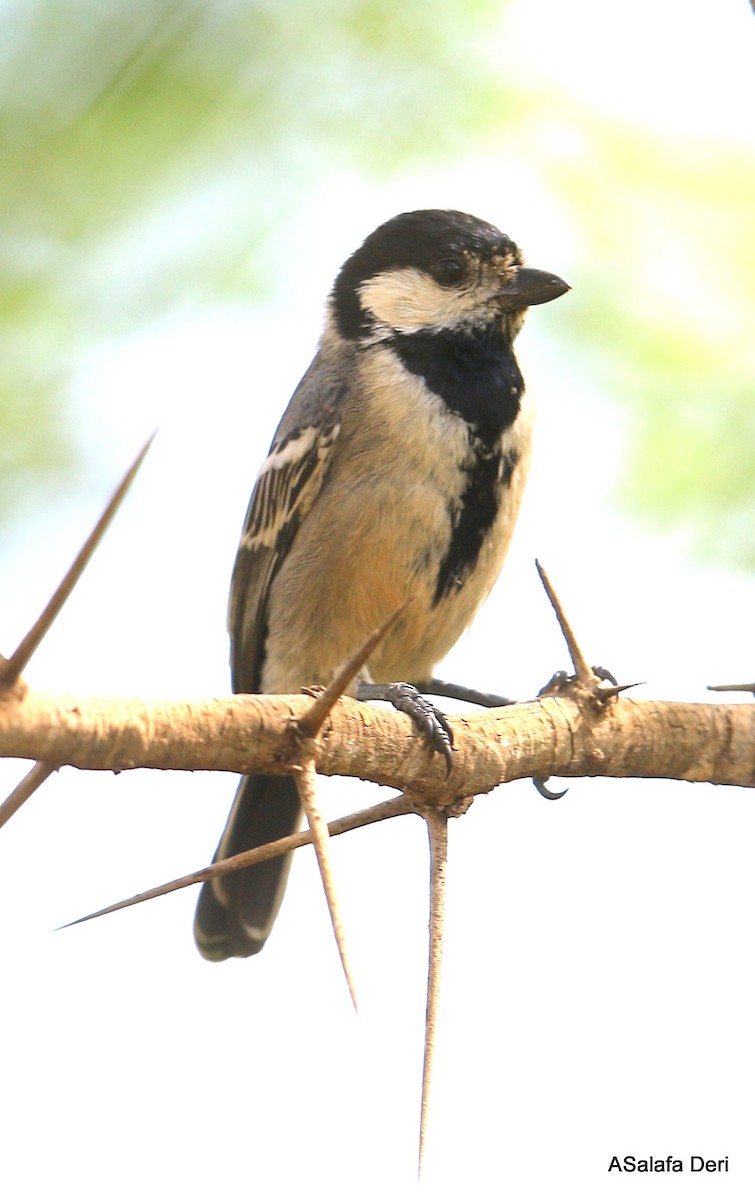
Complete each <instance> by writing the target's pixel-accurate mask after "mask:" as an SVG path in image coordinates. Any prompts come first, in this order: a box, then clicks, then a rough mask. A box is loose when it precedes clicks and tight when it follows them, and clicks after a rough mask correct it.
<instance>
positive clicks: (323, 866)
mask: <svg viewBox="0 0 755 1200" xmlns="http://www.w3.org/2000/svg"><path fill="white" fill-rule="evenodd" d="M294 778H295V779H296V786H297V788H298V791H299V796H300V798H301V802H302V806H303V808H304V811H305V813H306V814H307V821H308V823H309V830H310V833H311V834H312V844H313V846H314V848H315V854H316V855H317V864H318V866H319V868H320V878H321V879H322V886H323V889H324V891H325V899H326V900H327V902H328V912H329V913H330V921H331V924H332V926H333V933H334V935H335V939H336V945H337V946H338V954H339V956H340V959H341V966H342V967H343V973H344V975H345V976H346V983H347V985H348V988H349V995H350V996H351V1003H352V1004H353V1005H354V1012H355V1013H356V1014H357V1016H358V1015H359V1008H358V1006H357V995H356V989H355V987H354V977H353V975H352V971H351V963H350V962H349V955H348V951H347V949H346V936H345V934H344V930H343V922H342V920H341V907H340V905H339V903H338V893H337V891H336V885H335V878H334V876H333V862H332V859H331V856H330V846H329V842H330V834H329V832H328V826H327V823H326V821H325V818H324V817H323V815H322V812H321V811H320V805H319V803H318V801H317V772H316V771H315V768H314V764H313V762H312V760H311V759H309V760H308V761H307V762H305V763H304V764H303V765H302V767H301V769H300V770H299V771H297V773H296V775H295V776H294Z"/></svg>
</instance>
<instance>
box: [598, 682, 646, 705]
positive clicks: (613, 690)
mask: <svg viewBox="0 0 755 1200" xmlns="http://www.w3.org/2000/svg"><path fill="white" fill-rule="evenodd" d="M644 686H645V681H644V680H640V681H638V682H637V683H616V684H613V685H612V686H611V687H602V688H598V689H597V690H596V692H595V698H596V700H601V701H603V700H610V699H611V698H612V697H613V696H618V695H619V693H620V692H628V691H629V689H630V688H636V687H644Z"/></svg>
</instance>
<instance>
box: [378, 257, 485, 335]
mask: <svg viewBox="0 0 755 1200" xmlns="http://www.w3.org/2000/svg"><path fill="white" fill-rule="evenodd" d="M359 299H360V302H361V304H362V307H363V308H365V309H369V311H370V312H371V313H372V314H373V316H374V317H375V318H376V319H377V320H378V321H379V322H380V324H381V325H385V326H387V327H388V328H389V329H395V330H396V331H397V332H398V333H416V332H417V331H418V330H420V329H442V328H449V327H451V326H453V325H458V324H460V323H462V322H463V321H465V320H469V319H470V318H471V317H472V316H473V315H475V314H476V315H477V316H479V314H480V300H481V297H480V292H479V285H477V286H475V285H473V286H472V287H471V288H465V287H453V288H444V287H441V286H440V284H439V283H436V282H435V280H434V279H431V278H430V276H429V275H426V274H425V273H424V271H420V270H418V269H417V268H416V267H404V268H403V269H402V270H400V271H383V272H382V273H381V274H380V275H374V276H373V277H372V279H368V280H367V282H366V283H363V284H362V285H361V287H360V288H359Z"/></svg>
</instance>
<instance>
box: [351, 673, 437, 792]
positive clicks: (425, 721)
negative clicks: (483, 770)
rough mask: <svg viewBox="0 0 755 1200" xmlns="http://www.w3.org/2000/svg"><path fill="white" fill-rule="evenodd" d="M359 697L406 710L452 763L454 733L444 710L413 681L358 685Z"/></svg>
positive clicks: (433, 748) (435, 746)
mask: <svg viewBox="0 0 755 1200" xmlns="http://www.w3.org/2000/svg"><path fill="white" fill-rule="evenodd" d="M357 700H386V701H387V702H388V703H389V704H392V705H393V707H394V708H395V709H397V710H398V711H399V712H402V713H406V715H407V716H408V717H410V719H411V720H412V722H413V723H414V726H415V728H416V729H417V730H418V731H419V732H420V733H421V734H422V736H423V737H424V738H426V740H427V743H428V745H429V746H430V748H431V749H432V750H434V751H435V752H436V753H438V754H442V755H443V757H444V758H445V760H446V767H447V769H448V771H449V772H450V770H451V767H452V765H453V734H452V733H451V727H450V725H449V724H448V721H447V720H446V717H445V713H442V712H441V710H440V709H439V708H436V707H435V705H434V704H431V703H430V701H429V700H427V699H426V698H425V697H424V696H423V695H422V693H421V692H420V691H419V690H418V689H417V688H416V687H415V686H414V684H412V683H366V682H364V681H362V682H360V683H359V685H358V687H357Z"/></svg>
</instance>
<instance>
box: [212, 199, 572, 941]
mask: <svg viewBox="0 0 755 1200" xmlns="http://www.w3.org/2000/svg"><path fill="white" fill-rule="evenodd" d="M568 290H569V285H568V284H567V283H565V282H564V280H563V279H561V278H560V277H559V276H558V275H554V274H551V273H550V272H546V271H542V270H536V269H534V268H531V267H527V266H525V265H524V259H523V256H522V253H521V251H520V250H519V248H518V246H517V245H516V244H515V243H514V242H513V241H512V240H511V238H510V237H508V236H507V235H506V234H504V233H501V231H500V230H499V229H498V228H496V227H495V226H494V225H491V224H488V223H487V222H486V221H483V220H480V219H478V218H477V217H474V216H471V215H470V214H468V213H463V212H458V211H455V210H446V209H422V210H418V211H414V212H405V213H400V214H399V215H398V216H395V217H392V218H391V219H390V220H387V221H385V222H384V223H383V224H381V225H380V226H379V227H378V228H377V229H375V230H374V231H373V232H372V233H371V234H369V236H368V237H367V238H366V239H365V240H364V242H363V243H362V244H361V246H360V247H359V248H358V249H357V250H356V251H355V252H354V253H353V254H352V255H351V256H350V257H349V258H348V259H347V260H346V262H345V263H344V264H343V266H342V267H341V269H340V270H339V272H338V274H337V276H336V279H335V282H334V284H333V287H332V290H331V292H330V294H329V296H328V299H327V303H326V311H325V321H324V328H323V333H322V336H321V339H320V342H319V345H318V348H317V352H316V354H315V357H314V359H313V361H312V363H311V365H310V367H309V368H308V370H307V371H306V373H305V374H304V376H303V378H302V380H301V382H300V383H299V385H298V387H297V388H296V390H295V392H294V394H293V397H292V398H291V401H290V403H289V405H288V408H287V409H286V411H285V413H284V415H283V417H282V419H281V421H280V424H279V426H278V428H277V431H276V433H275V436H274V438H273V442H272V445H271V447H270V451H269V453H268V456H267V458H266V459H265V461H264V462H263V464H262V466H261V468H260V470H259V473H258V475H257V479H256V482H255V484H254V489H253V491H252V495H251V499H250V501H249V506H248V509H247V512H246V517H245V520H244V525H243V530H242V535H241V541H240V545H239V548H238V553H237V557H236V561H235V565H234V568H233V575H232V581H231V590H230V597H229V606H228V627H229V633H230V641H231V674H232V684H233V690H234V691H235V692H237V693H276V694H291V693H294V692H299V691H301V689H302V688H304V687H307V686H315V685H324V684H327V683H328V682H330V680H331V679H332V677H333V675H334V674H335V672H336V670H337V669H338V667H339V666H340V665H341V664H342V663H343V662H344V661H345V660H346V659H347V658H348V657H349V656H350V655H351V654H353V653H354V651H355V650H356V649H358V648H359V646H361V645H362V644H363V643H364V642H365V640H366V639H367V637H368V636H369V634H371V633H372V632H373V631H374V630H375V629H376V628H377V627H378V626H380V625H381V624H382V623H383V622H384V621H385V620H386V618H387V617H388V616H389V615H390V614H391V613H393V612H394V611H395V610H396V609H398V608H399V606H401V605H404V607H403V609H402V611H401V612H400V614H399V615H398V617H397V618H396V620H395V621H394V623H393V624H392V626H391V627H390V628H389V630H388V632H387V634H386V635H385V637H384V638H383V640H382V641H381V642H380V644H379V645H378V647H377V649H375V650H374V652H373V654H372V656H371V657H370V659H369V660H368V662H367V663H366V665H365V668H364V669H363V670H362V672H361V673H360V675H359V676H358V678H357V680H356V681H355V684H354V688H353V692H354V694H355V695H356V696H357V697H358V698H375V697H380V698H387V699H391V700H393V701H394V703H397V707H402V701H405V700H406V699H407V697H411V695H412V693H414V695H415V696H417V697H418V699H417V704H418V707H417V710H416V712H415V713H414V715H415V716H416V717H417V721H418V724H419V725H420V726H421V727H422V726H423V722H424V727H425V728H426V729H427V730H429V733H430V737H431V740H434V742H435V745H436V748H440V749H442V750H443V751H444V752H445V753H446V754H447V755H448V753H449V745H450V737H449V733H448V726H447V724H446V723H445V721H444V719H443V716H442V714H441V713H440V712H439V710H437V709H435V708H434V707H432V706H430V708H429V710H428V708H427V707H425V708H423V707H422V699H424V698H423V697H420V696H419V693H418V692H416V691H415V689H414V688H413V687H410V686H408V685H409V684H411V683H412V682H413V681H417V680H428V679H431V678H432V675H433V670H434V668H435V665H436V663H437V662H439V661H440V660H441V659H442V658H443V657H444V656H445V655H446V653H447V652H448V651H449V650H450V649H451V647H452V646H453V645H454V643H455V642H456V641H457V639H458V638H459V636H460V635H461V633H462V632H463V631H464V630H465V629H466V628H467V626H468V625H469V624H470V622H471V620H472V618H473V617H474V615H475V613H476V612H477V610H478V608H479V606H480V605H481V604H482V602H483V600H484V599H485V598H486V596H487V594H488V593H489V591H490V589H491V587H492V586H493V584H494V582H495V580H496V578H497V576H498V574H499V571H500V569H501V566H502V563H503V560H504V556H505V554H506V552H507V550H508V547H509V543H510V541H511V536H512V533H513V530H514V525H515V522H516V518H517V514H518V511H519V507H520V503H521V499H522V493H523V489H524V485H525V481H526V477H527V471H528V467H529V461H530V449H531V435H532V416H533V414H532V406H531V404H530V402H529V398H528V397H527V395H526V393H525V388H524V381H523V378H522V374H521V371H520V369H519V365H518V363H517V360H516V357H515V354H514V341H515V338H516V336H517V334H518V332H519V330H520V328H521V326H522V323H523V321H524V317H525V313H526V311H527V309H528V308H529V307H532V306H534V305H540V304H544V303H547V302H548V301H551V300H554V299H556V298H557V297H559V296H561V295H563V294H564V293H565V292H567V291H568ZM408 707H409V708H410V710H411V708H412V705H411V700H409V702H408ZM300 820H301V804H300V801H299V796H298V792H297V789H296V784H295V782H294V779H293V777H291V776H286V775H280V776H265V775H252V776H245V777H242V778H241V780H240V783H239V785H238V789H237V792H236V796H235V799H234V802H233V807H232V809H231V812H230V815H229V817H228V821H227V824H226V826H225V830H224V832H223V835H222V837H221V840H220V843H219V845H218V848H217V851H216V854H215V860H214V861H219V860H220V859H223V858H227V857H229V856H231V855H234V854H237V853H240V852H242V851H244V850H248V849H251V848H252V847H255V846H259V845H264V844H265V843H267V842H270V841H274V840H276V839H278V838H281V837H285V836H286V835H288V834H291V833H293V832H295V831H296V829H297V828H298V826H299V823H300ZM290 861H291V855H290V854H289V855H285V856H281V857H278V858H275V859H270V860H268V861H267V862H263V863H259V864H256V865H254V866H252V867H248V868H245V869H243V870H240V871H235V872H230V873H227V874H225V875H223V876H220V877H217V878H214V879H212V880H209V881H207V882H206V883H205V884H204V885H203V887H202V891H201V893H200V897H199V901H198V905H197V911H196V917H195V922H194V934H195V940H196V944H197V947H198V949H199V951H200V953H201V954H202V956H203V957H204V958H206V959H208V960H210V961H221V960H223V959H228V958H234V957H237V958H246V957H248V956H250V955H253V954H256V953H257V952H258V951H259V950H261V949H262V947H263V946H264V944H265V942H266V940H267V938H268V935H269V934H270V931H271V929H272V926H273V922H274V921H275V918H276V916H277V913H278V910H279V908H280V904H281V901H282V898H283V893H284V890H285V886H286V880H287V876H288V870H289V867H290Z"/></svg>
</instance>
